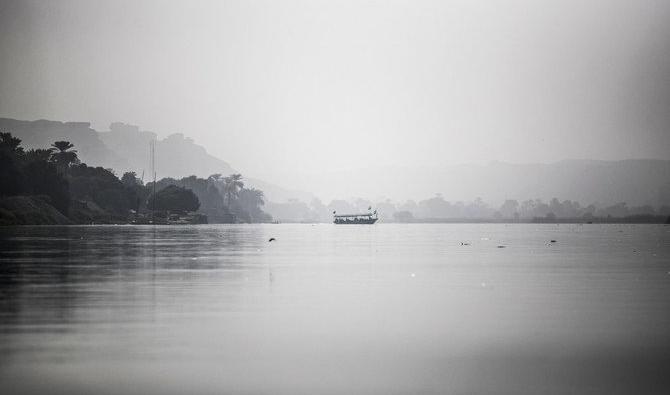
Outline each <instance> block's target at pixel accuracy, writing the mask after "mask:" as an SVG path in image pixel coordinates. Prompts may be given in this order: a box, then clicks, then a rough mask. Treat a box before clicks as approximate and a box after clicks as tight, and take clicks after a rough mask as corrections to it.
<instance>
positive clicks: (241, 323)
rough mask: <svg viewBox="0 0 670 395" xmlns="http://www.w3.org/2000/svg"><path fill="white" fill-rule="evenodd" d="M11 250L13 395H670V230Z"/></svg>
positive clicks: (134, 236) (252, 230)
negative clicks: (43, 394)
mask: <svg viewBox="0 0 670 395" xmlns="http://www.w3.org/2000/svg"><path fill="white" fill-rule="evenodd" d="M270 237H275V238H276V239H277V240H276V241H274V242H271V243H269V242H268V239H269V238H270ZM552 239H554V240H556V241H557V242H556V243H550V242H549V241H550V240H552ZM461 242H467V243H470V245H461ZM0 243H1V249H0V388H1V389H2V391H1V392H2V393H3V394H14V393H16V394H21V393H63V394H77V393H82V394H83V393H87V394H118V393H131V394H152V393H156V394H184V393H198V394H199V393H211V394H540V393H541V394H552V393H554V394H564V393H575V394H590V393H593V394H614V393H658V394H667V393H670V227H668V226H662V225H661V226H659V225H583V226H582V225H560V226H559V225H521V224H519V225H488V224H486V225H485V224H478V225H452V224H445V225H419V224H416V225H414V224H412V225H394V224H377V225H375V226H335V225H329V224H328V225H325V224H324V225H231V226H226V225H221V226H218V225H216V226H215V225H212V226H192V227H150V226H148V227H131V226H81V227H20V228H0ZM498 245H504V246H506V248H497V246H498Z"/></svg>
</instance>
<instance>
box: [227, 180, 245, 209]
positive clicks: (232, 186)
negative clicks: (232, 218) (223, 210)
mask: <svg viewBox="0 0 670 395" xmlns="http://www.w3.org/2000/svg"><path fill="white" fill-rule="evenodd" d="M223 182H224V191H225V194H226V197H227V198H228V207H230V203H231V202H232V199H233V197H237V195H238V194H239V192H240V189H242V188H244V183H243V182H242V174H231V175H230V176H228V177H225V178H224V179H223Z"/></svg>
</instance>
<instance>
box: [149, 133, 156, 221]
mask: <svg viewBox="0 0 670 395" xmlns="http://www.w3.org/2000/svg"><path fill="white" fill-rule="evenodd" d="M150 144H151V172H152V173H153V175H154V183H153V194H152V199H151V222H154V211H156V140H151V143H150Z"/></svg>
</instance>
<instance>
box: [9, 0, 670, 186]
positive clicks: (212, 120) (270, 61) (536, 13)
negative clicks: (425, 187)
mask: <svg viewBox="0 0 670 395" xmlns="http://www.w3.org/2000/svg"><path fill="white" fill-rule="evenodd" d="M669 41H670V2H668V1H665V0H660V1H632V0H626V1H616V0H606V1H566V0H560V1H559V0H556V1H537V0H528V1H491V0H487V1H478V2H475V1H471V0H467V1H435V2H431V1H424V2H420V1H406V2H403V1H396V2H394V1H378V2H362V1H356V2H338V1H324V2H319V1H212V2H194V1H188V2H186V1H184V2H176V1H157V2H148V1H127V2H125V1H104V2H98V1H90V0H85V1H63V0H59V1H46V0H45V1H20V2H13V1H5V0H0V92H1V94H0V116H4V117H13V118H19V119H40V118H46V119H53V120H77V121H91V122H92V123H93V126H94V127H95V128H96V129H98V130H107V128H108V125H109V123H110V122H113V121H123V122H128V123H133V124H137V125H140V126H141V127H142V128H143V129H146V130H153V131H155V132H158V133H159V135H163V136H164V135H167V134H170V133H174V132H182V133H184V134H186V135H188V136H191V137H193V138H194V139H195V140H196V142H198V143H200V144H203V145H204V146H206V148H207V149H208V150H209V151H210V152H211V153H213V154H214V155H217V156H219V157H221V158H222V159H224V160H227V161H228V162H230V163H231V164H232V165H233V166H234V167H235V168H237V169H239V170H241V171H243V172H245V173H246V174H251V175H256V176H262V177H266V178H267V179H269V180H271V181H275V182H278V181H280V179H281V177H282V176H286V175H287V174H291V173H293V172H296V171H297V172H321V171H334V170H340V169H353V168H362V167H371V166H384V165H396V166H413V165H420V166H442V165H445V164H451V163H485V162H488V161H492V160H501V161H512V162H521V163H523V162H550V161H556V160H561V159H566V158H592V159H624V158H661V159H670V42H669Z"/></svg>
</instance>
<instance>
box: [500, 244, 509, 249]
mask: <svg viewBox="0 0 670 395" xmlns="http://www.w3.org/2000/svg"><path fill="white" fill-rule="evenodd" d="M505 247H507V246H504V245H502V244H501V245H499V246H498V248H505Z"/></svg>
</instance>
